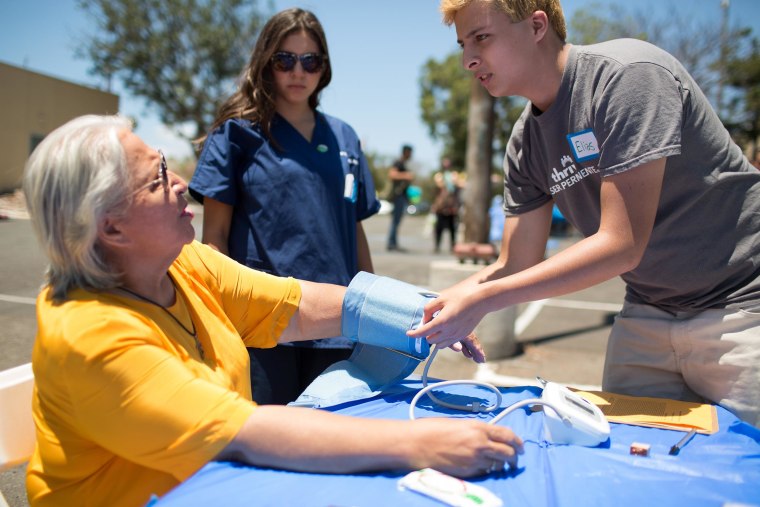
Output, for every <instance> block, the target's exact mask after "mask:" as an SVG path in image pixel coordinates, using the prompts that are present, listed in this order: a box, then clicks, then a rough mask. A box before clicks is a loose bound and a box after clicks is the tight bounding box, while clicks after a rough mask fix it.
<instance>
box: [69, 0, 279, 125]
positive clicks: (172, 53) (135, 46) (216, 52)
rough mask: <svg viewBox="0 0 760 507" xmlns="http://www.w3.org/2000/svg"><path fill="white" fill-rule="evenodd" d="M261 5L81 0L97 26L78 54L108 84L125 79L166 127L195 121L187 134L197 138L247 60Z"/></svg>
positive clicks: (231, 0) (253, 0)
mask: <svg viewBox="0 0 760 507" xmlns="http://www.w3.org/2000/svg"><path fill="white" fill-rule="evenodd" d="M258 3H259V2H258V0H79V6H80V7H81V8H82V9H83V10H84V11H85V12H86V13H87V14H88V15H89V16H90V17H91V19H92V21H93V26H94V31H93V34H92V35H90V36H88V38H87V39H86V41H85V42H84V43H83V44H82V46H81V47H80V48H79V54H80V56H83V57H86V58H88V59H89V60H90V61H91V62H92V67H91V69H90V72H91V74H93V75H99V76H102V77H104V78H105V79H106V80H107V82H108V83H109V84H110V82H111V80H112V79H113V78H114V77H116V78H118V79H120V80H121V81H122V82H123V84H124V87H125V88H126V89H127V90H128V91H129V92H130V93H131V94H133V95H135V96H136V97H141V98H143V99H145V100H146V102H147V103H148V104H149V105H151V106H153V107H155V110H156V112H157V113H158V115H159V117H160V118H161V121H162V122H163V123H165V124H166V125H169V126H175V127H178V126H180V125H182V124H186V123H191V124H193V125H194V126H195V132H194V134H193V135H191V136H189V137H190V138H195V137H198V136H200V135H202V134H204V133H205V132H206V129H207V127H208V126H209V125H210V124H211V122H212V121H213V117H214V115H215V113H216V109H217V107H218V105H219V103H220V102H221V101H222V100H223V99H224V98H225V97H226V96H228V95H229V94H230V93H231V92H232V91H233V89H234V80H235V78H236V77H237V76H238V74H239V73H240V71H241V69H242V68H243V66H244V65H245V64H246V62H247V59H248V57H249V55H250V52H251V49H252V48H253V45H254V43H255V40H256V36H257V34H258V31H259V29H260V28H261V26H262V23H263V21H265V18H264V16H263V15H262V14H260V13H259V11H258ZM269 9H270V10H271V2H270V3H269ZM178 133H179V134H180V135H182V134H181V132H178Z"/></svg>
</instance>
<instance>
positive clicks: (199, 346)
mask: <svg viewBox="0 0 760 507" xmlns="http://www.w3.org/2000/svg"><path fill="white" fill-rule="evenodd" d="M168 276H169V280H170V281H171V282H172V287H174V293H175V294H176V297H177V298H179V297H180V293H179V291H178V290H177V286H176V285H175V284H174V279H173V278H172V277H171V275H168ZM119 289H121V290H123V291H124V292H127V293H129V294H131V295H133V296H134V297H136V298H137V299H140V300H142V301H145V302H146V303H150V304H152V305H154V306H157V307H159V308H161V309H162V310H163V311H164V312H166V314H167V315H169V317H171V318H172V320H174V322H176V323H177V324H178V325H179V327H181V328H182V329H184V330H185V332H186V333H187V334H189V335H190V336H192V337H193V340H195V348H196V349H197V350H198V354H200V356H201V359H206V354H205V352H204V350H203V345H202V344H201V341H200V340H199V339H198V333H197V332H196V331H195V322H193V316H192V315H191V314H190V309H189V308H187V304H186V303H184V301H183V304H185V309H186V310H187V314H188V315H189V316H190V325H191V326H193V329H192V330H190V329H188V328H187V327H186V326H185V325H184V324H183V323H182V322H181V321H180V320H179V319H178V318H177V317H176V316H175V315H174V314H173V313H172V312H170V311H169V310H168V309H167V308H166V307H165V306H163V305H160V304H158V303H156V302H155V301H153V300H152V299H150V298H146V297H145V296H142V295H140V294H138V293H137V292H135V291H133V290H130V289H127V288H126V287H119Z"/></svg>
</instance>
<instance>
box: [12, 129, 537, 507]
mask: <svg viewBox="0 0 760 507" xmlns="http://www.w3.org/2000/svg"><path fill="white" fill-rule="evenodd" d="M186 190H187V185H186V183H185V182H184V181H183V180H182V179H181V178H180V177H179V176H177V175H176V174H175V173H173V172H171V171H170V170H169V169H168V168H167V166H166V161H165V159H164V156H163V154H162V153H161V152H160V151H156V150H154V149H152V148H149V147H148V146H146V145H145V143H143V141H142V140H141V139H140V138H139V137H137V136H136V135H135V134H134V133H132V131H131V124H130V122H129V121H128V120H127V119H125V118H122V117H117V116H84V117H80V118H77V119H74V120H72V121H70V122H69V123H67V124H65V125H63V126H62V127H59V128H58V129H56V130H55V131H53V132H52V133H51V134H49V135H48V136H47V137H46V138H45V140H44V141H42V143H40V145H39V146H38V147H37V148H36V149H35V151H34V153H33V154H32V156H31V157H30V159H29V161H28V163H27V166H26V169H25V174H24V193H25V195H26V199H27V206H28V209H29V214H30V216H31V219H32V224H33V227H34V229H35V233H36V234H37V236H38V239H39V240H40V243H41V246H42V248H43V250H44V252H45V254H46V256H47V258H48V267H47V273H46V278H47V285H46V286H45V287H44V288H43V290H42V291H41V293H40V295H39V296H38V298H37V315H38V321H37V326H38V327H37V336H36V338H35V342H34V350H33V354H32V368H33V370H34V381H35V389H34V393H33V402H32V409H33V412H34V421H35V425H36V428H37V431H36V442H37V443H36V449H35V451H34V454H33V456H32V458H31V461H30V463H29V465H28V467H27V491H28V497H29V501H30V504H31V505H32V507H46V506H61V505H82V504H86V505H103V506H109V507H122V506H123V507H138V506H143V505H146V503H148V501H149V500H150V499H151V495H153V494H156V495H162V494H164V493H166V492H168V491H169V490H170V489H171V488H173V487H174V486H176V485H177V484H179V482H180V481H183V480H184V479H186V478H188V477H189V476H190V475H192V474H193V473H194V472H196V471H197V470H198V469H200V468H201V467H202V466H204V465H205V464H206V463H207V462H209V461H212V460H222V461H229V460H233V461H240V462H243V463H248V464H252V465H256V466H261V467H272V468H279V469H286V470H295V471H304V472H319V473H360V472H364V471H370V470H385V469H388V470H391V469H393V470H397V469H417V468H423V467H433V468H436V469H438V470H441V471H443V472H446V473H450V474H454V475H458V476H463V477H468V476H474V475H478V474H482V473H485V472H487V471H489V470H491V469H496V468H497V467H498V466H500V465H501V466H503V464H504V462H508V463H510V464H511V465H514V464H516V460H517V454H519V453H521V452H522V442H521V441H520V439H519V438H518V437H516V436H515V435H514V434H513V433H512V431H510V430H509V429H507V428H506V427H499V426H495V425H489V424H486V423H485V422H479V421H475V420H468V421H463V420H460V419H442V418H438V419H435V418H428V419H421V420H416V421H392V420H380V419H361V418H354V417H347V416H340V415H337V414H332V413H329V412H325V411H322V410H316V409H306V408H299V407H282V406H276V405H269V406H267V405H261V406H259V405H257V404H256V403H255V402H253V401H252V400H251V386H250V380H249V364H248V354H247V353H246V350H245V347H246V345H247V346H252V347H272V346H274V345H275V344H276V343H283V342H291V341H302V340H311V339H318V338H323V337H329V336H335V335H336V334H337V333H338V331H339V329H340V321H341V308H342V301H343V297H344V295H345V291H346V289H345V287H342V286H339V285H332V284H319V283H314V282H309V281H304V280H296V279H294V278H291V277H288V278H284V277H276V276H273V275H270V274H267V273H263V272H260V271H255V270H253V269H250V268H248V267H246V266H243V265H242V264H240V263H237V262H235V261H233V260H232V259H230V258H229V257H227V256H225V255H223V254H221V253H219V252H217V251H215V250H214V249H212V248H210V247H209V246H207V245H203V244H201V243H198V242H197V241H195V240H194V238H195V230H194V229H193V225H192V218H193V213H192V211H191V209H190V207H189V206H188V202H187V201H186V200H185V197H184V193H185V191H186ZM463 344H465V345H466V347H464V348H463V349H462V350H463V351H464V353H465V354H466V355H468V357H473V358H474V359H475V360H478V361H483V359H484V358H483V351H482V348H481V347H480V345H479V343H478V342H477V339H476V338H474V337H468V338H467V339H466V340H463ZM253 486H254V487H255V485H253Z"/></svg>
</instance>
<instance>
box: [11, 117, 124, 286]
mask: <svg viewBox="0 0 760 507" xmlns="http://www.w3.org/2000/svg"><path fill="white" fill-rule="evenodd" d="M125 129H126V130H130V131H131V130H132V122H131V121H130V120H128V119H127V118H124V117H121V116H96V115H87V116H80V117H79V118H75V119H73V120H71V121H69V122H68V123H66V124H64V125H63V126H61V127H59V128H57V129H56V130H54V131H53V132H51V133H50V134H49V135H48V136H47V137H46V138H45V139H44V140H43V141H42V142H41V143H40V144H39V146H37V148H36V149H35V150H34V152H33V153H32V155H31V156H30V157H29V160H28V161H27V163H26V167H25V169H24V181H23V189H24V194H25V196H26V203H27V209H28V210H29V215H30V217H31V219H32V224H33V226H34V230H35V233H36V234H37V238H38V239H39V241H40V243H41V245H42V248H43V249H44V251H45V253H46V255H47V258H48V266H47V270H46V278H47V283H49V284H50V286H51V288H52V294H53V298H54V299H56V300H62V299H64V298H65V297H66V295H67V293H68V291H69V290H71V289H72V288H75V287H83V288H91V289H108V288H112V287H115V286H116V285H118V280H119V273H115V272H114V271H113V270H112V269H110V268H109V266H108V265H107V262H106V260H105V259H104V257H103V252H102V251H101V249H100V248H99V246H98V241H97V234H98V225H99V223H100V222H101V220H102V219H103V218H104V217H105V215H106V213H108V212H111V213H115V214H121V213H124V212H125V211H126V209H127V207H128V200H129V199H128V197H129V193H128V192H129V188H131V187H130V181H131V180H130V174H129V171H128V170H127V162H126V156H125V154H124V148H123V146H122V145H121V142H120V141H119V137H118V136H119V133H120V132H121V131H123V130H125Z"/></svg>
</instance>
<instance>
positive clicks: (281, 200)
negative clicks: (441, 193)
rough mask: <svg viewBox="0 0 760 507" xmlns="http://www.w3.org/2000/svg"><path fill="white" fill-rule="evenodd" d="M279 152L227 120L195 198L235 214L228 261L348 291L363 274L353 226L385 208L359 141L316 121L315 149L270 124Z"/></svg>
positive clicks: (340, 127) (336, 123)
mask: <svg viewBox="0 0 760 507" xmlns="http://www.w3.org/2000/svg"><path fill="white" fill-rule="evenodd" d="M271 134H272V137H273V139H274V140H275V141H276V142H277V144H278V145H279V148H278V147H275V146H274V145H273V144H272V143H270V142H269V141H268V140H267V139H266V138H265V137H264V136H263V134H262V132H261V129H260V127H259V126H258V125H254V124H252V122H250V121H248V120H241V119H232V120H228V121H227V122H225V123H224V125H222V126H221V127H219V128H218V129H217V130H215V131H214V132H213V133H212V134H211V135H210V136H209V137H208V138H207V139H206V142H205V143H204V146H203V151H202V153H201V156H200V159H199V160H198V166H197V168H196V170H195V174H194V175H193V178H192V180H191V182H190V185H189V186H190V193H191V194H192V195H193V197H195V198H196V199H197V200H198V201H200V202H203V197H204V196H208V197H211V198H213V199H216V200H218V201H220V202H223V203H225V204H229V205H231V206H232V207H233V215H232V223H231V227H230V234H229V253H230V257H232V258H233V259H235V260H237V261H238V262H240V263H242V264H245V265H247V266H250V267H252V268H254V269H257V270H260V271H265V272H267V273H272V274H275V275H280V276H293V277H296V278H300V279H304V280H310V281H315V282H327V283H335V284H339V285H344V286H345V285H348V284H349V282H350V281H351V279H352V278H353V276H354V275H355V274H356V273H357V272H358V270H359V269H358V261H357V249H356V223H357V222H358V221H361V220H363V219H365V218H367V217H370V216H372V215H373V214H375V213H377V211H378V210H379V208H380V202H379V201H378V200H377V197H376V195H375V186H374V183H373V181H372V175H371V174H370V172H369V167H368V165H367V160H366V158H365V157H364V154H363V152H362V150H361V147H360V142H359V138H358V137H357V135H356V133H355V132H354V130H353V129H352V128H351V127H350V126H349V125H348V124H346V123H344V122H342V121H341V120H338V119H337V118H333V117H330V116H327V115H325V114H322V113H319V112H317V113H316V125H315V128H314V133H313V136H312V140H311V142H309V141H307V140H306V139H305V138H304V137H303V136H302V135H301V134H300V133H299V132H298V131H297V130H296V129H295V128H294V127H293V126H292V125H291V124H290V123H288V121H287V120H285V119H284V118H283V117H281V116H279V115H276V116H275V117H274V119H273V121H272V131H271Z"/></svg>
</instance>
